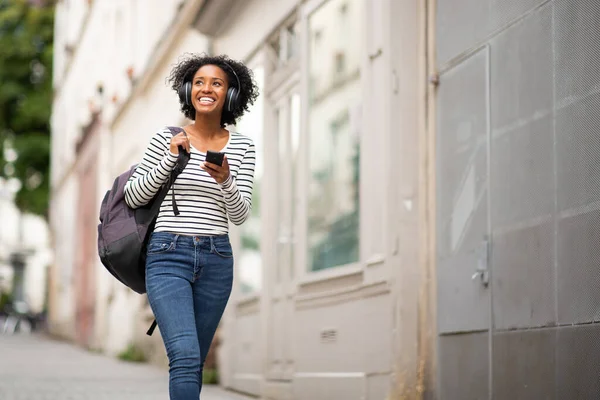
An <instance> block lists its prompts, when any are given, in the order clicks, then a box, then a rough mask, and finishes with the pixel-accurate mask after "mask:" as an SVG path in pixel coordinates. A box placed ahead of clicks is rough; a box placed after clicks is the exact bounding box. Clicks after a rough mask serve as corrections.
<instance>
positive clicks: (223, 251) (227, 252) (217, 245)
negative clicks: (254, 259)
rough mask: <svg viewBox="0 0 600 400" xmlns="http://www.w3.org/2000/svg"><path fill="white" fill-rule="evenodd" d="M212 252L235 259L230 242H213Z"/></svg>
mask: <svg viewBox="0 0 600 400" xmlns="http://www.w3.org/2000/svg"><path fill="white" fill-rule="evenodd" d="M212 251H213V253H215V254H216V255H218V256H220V257H223V258H233V250H232V249H231V244H229V243H228V242H227V243H223V242H213V244H212Z"/></svg>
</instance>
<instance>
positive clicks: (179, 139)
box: [169, 132, 190, 154]
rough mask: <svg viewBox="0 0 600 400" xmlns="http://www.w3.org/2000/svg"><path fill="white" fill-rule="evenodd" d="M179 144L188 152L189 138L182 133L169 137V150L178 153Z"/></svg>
mask: <svg viewBox="0 0 600 400" xmlns="http://www.w3.org/2000/svg"><path fill="white" fill-rule="evenodd" d="M179 146H182V147H183V148H184V149H185V150H186V151H187V152H188V153H190V140H189V139H188V137H187V136H186V135H185V134H184V133H183V132H181V133H178V134H177V135H175V136H173V137H172V138H171V146H170V149H169V150H170V151H171V153H173V154H179Z"/></svg>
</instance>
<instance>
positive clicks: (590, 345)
mask: <svg viewBox="0 0 600 400" xmlns="http://www.w3.org/2000/svg"><path fill="white" fill-rule="evenodd" d="M599 338H600V325H599V324H594V325H583V326H573V327H570V326H568V327H563V328H560V329H559V330H558V340H557V343H558V344H557V351H556V354H557V356H556V362H557V369H556V372H557V373H556V388H557V393H556V398H557V399H597V398H598V393H600V374H599V373H598V360H600V346H599V345H598V339H599Z"/></svg>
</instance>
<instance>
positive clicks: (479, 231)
mask: <svg viewBox="0 0 600 400" xmlns="http://www.w3.org/2000/svg"><path fill="white" fill-rule="evenodd" d="M440 82H442V84H441V85H440V87H439V92H438V103H437V133H436V164H437V171H436V176H437V182H436V187H437V195H436V197H437V200H436V203H437V209H436V223H437V237H436V241H437V279H438V281H437V288H438V292H437V300H438V303H437V316H438V320H437V325H438V332H439V338H438V355H439V359H438V363H439V377H438V378H439V379H438V382H439V385H440V387H439V389H440V393H441V395H442V398H443V399H461V400H468V399H486V398H488V396H489V381H490V368H489V364H490V362H489V349H490V316H491V295H490V289H489V278H490V277H489V269H488V260H489V240H488V238H489V236H490V213H489V137H490V135H489V126H490V119H489V108H490V107H489V106H490V104H489V49H488V48H487V47H484V48H481V49H480V50H479V51H477V52H475V53H474V54H472V55H471V56H469V57H468V58H466V59H464V60H462V61H461V62H459V63H457V64H456V65H454V66H453V67H451V68H448V69H447V70H446V71H445V72H444V73H443V74H442V75H441V76H440Z"/></svg>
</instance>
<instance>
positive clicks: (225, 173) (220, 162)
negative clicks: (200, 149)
mask: <svg viewBox="0 0 600 400" xmlns="http://www.w3.org/2000/svg"><path fill="white" fill-rule="evenodd" d="M200 168H202V169H203V170H205V171H206V172H207V173H208V174H209V175H210V176H212V177H213V179H214V180H215V181H217V183H223V182H225V181H226V180H227V178H229V163H228V162H227V156H226V155H225V153H220V152H216V151H211V150H208V151H207V152H206V161H205V162H204V163H203V164H202V165H201V166H200Z"/></svg>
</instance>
